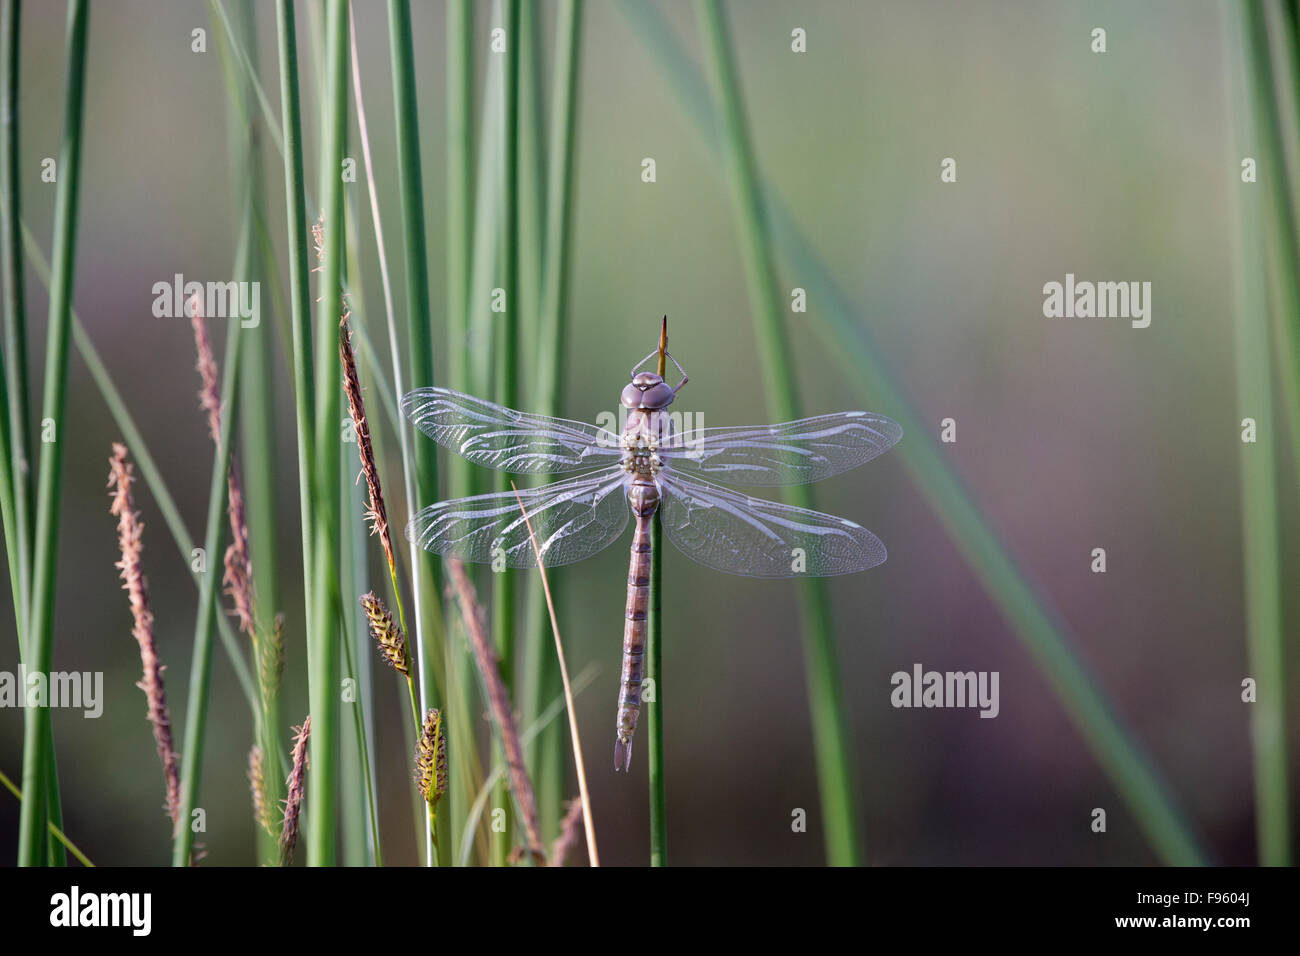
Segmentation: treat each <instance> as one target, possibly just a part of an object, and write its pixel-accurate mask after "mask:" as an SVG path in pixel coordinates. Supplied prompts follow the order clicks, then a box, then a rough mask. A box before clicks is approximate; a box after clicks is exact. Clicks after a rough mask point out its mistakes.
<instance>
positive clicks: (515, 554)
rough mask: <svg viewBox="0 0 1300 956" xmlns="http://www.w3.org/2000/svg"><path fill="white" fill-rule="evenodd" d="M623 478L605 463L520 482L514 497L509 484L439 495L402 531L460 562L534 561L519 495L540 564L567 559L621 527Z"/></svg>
mask: <svg viewBox="0 0 1300 956" xmlns="http://www.w3.org/2000/svg"><path fill="white" fill-rule="evenodd" d="M626 480H627V479H626V475H625V474H624V472H623V470H622V469H621V468H618V467H614V468H604V469H601V470H600V471H597V472H594V473H592V474H587V475H581V476H579V477H577V478H571V479H569V480H567V481H561V482H557V483H555V484H552V485H545V486H543V487H540V488H526V489H522V490H520V491H519V497H518V498H516V497H515V492H514V491H499V492H493V493H492V494H487V495H477V496H475V497H473V498H457V499H455V500H452V501H441V502H439V503H438V504H435V505H430V506H429V507H427V508H425V509H423V510H422V511H420V512H419V514H417V515H416V516H415V517H414V518H412V519H411V521H410V522H409V523H408V524H407V526H406V536H407V538H408V539H410V540H411V541H414V542H415V543H416V544H418V545H419V546H420V547H422V548H424V549H425V550H426V551H432V552H434V553H436V554H442V555H446V556H448V557H453V558H459V559H461V560H462V561H476V562H478V563H480V564H491V563H493V562H496V561H503V562H504V566H505V567H510V568H532V567H536V566H537V557H536V555H535V553H534V551H533V545H532V542H531V541H530V540H529V536H528V525H527V524H526V523H525V522H524V518H523V514H522V513H521V512H520V510H519V505H520V502H521V501H522V503H523V506H524V509H525V510H526V511H527V513H528V521H529V522H531V524H532V529H533V534H534V535H535V536H536V538H537V545H538V548H539V550H540V551H541V552H542V561H543V562H544V563H545V565H546V566H547V567H548V568H549V567H557V566H559V565H562V564H572V563H574V562H575V561H581V560H582V559H583V558H587V557H590V556H591V555H593V554H596V553H597V552H598V551H602V550H604V549H605V548H606V547H608V546H609V545H611V544H613V543H614V541H615V540H616V539H617V538H618V536H619V535H620V534H622V532H623V529H624V528H625V527H626V526H627V521H628V516H629V515H630V513H631V512H630V511H629V510H628V506H627V498H626V495H625V488H626Z"/></svg>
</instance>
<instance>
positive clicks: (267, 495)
mask: <svg viewBox="0 0 1300 956" xmlns="http://www.w3.org/2000/svg"><path fill="white" fill-rule="evenodd" d="M209 11H210V13H212V14H213V20H214V25H216V24H215V21H216V20H217V19H218V18H219V16H220V15H222V14H223V13H224V11H221V10H220V8H218V6H217V4H215V3H209ZM235 18H236V20H237V21H238V28H237V29H238V32H236V28H235V27H233V26H232V27H231V28H230V29H229V30H228V31H226V32H222V31H218V32H217V33H216V39H217V48H218V52H219V54H220V59H221V68H222V73H223V75H224V77H225V81H226V87H227V91H228V99H229V108H230V130H231V157H230V158H231V172H232V175H231V182H232V183H234V184H236V185H237V188H238V195H237V197H235V202H234V203H233V208H234V210H235V228H236V253H235V267H234V277H235V279H236V280H237V281H240V282H248V283H252V282H260V283H262V284H265V282H264V277H263V276H261V275H259V274H258V273H257V272H256V270H255V268H254V265H253V263H254V261H255V255H254V252H255V250H256V249H257V248H258V246H259V239H258V236H257V234H256V221H257V217H258V210H259V209H260V208H262V206H264V205H265V187H264V185H263V182H262V168H261V141H260V136H259V132H260V129H261V128H260V126H259V125H258V123H257V118H256V116H255V115H254V113H253V109H252V106H251V102H250V101H251V98H252V96H253V84H252V82H251V78H252V77H253V76H255V75H256V74H255V71H256V64H255V63H253V62H251V61H249V62H247V69H245V68H244V66H243V65H242V64H243V63H244V59H246V58H244V59H241V60H240V63H236V62H235V60H236V59H239V58H241V57H243V56H244V55H243V53H242V51H240V50H238V49H237V43H236V38H237V37H238V40H239V43H241V44H242V47H243V49H245V50H248V51H250V53H251V56H253V57H256V55H257V34H256V15H255V11H254V8H253V3H252V0H242V2H241V3H240V5H239V7H238V9H237V10H236V13H235ZM238 347H239V348H240V349H242V350H243V353H244V354H243V357H242V359H241V361H242V363H243V371H242V374H241V375H240V391H241V397H240V406H241V409H242V413H241V425H242V427H241V429H240V433H241V436H242V439H243V451H244V454H243V456H242V459H241V462H242V467H241V468H239V469H238V470H237V469H236V466H235V465H234V464H233V461H234V460H235V457H236V455H235V451H234V450H233V449H232V451H231V457H232V466H231V480H233V481H238V480H240V478H241V477H242V480H243V484H242V493H243V498H244V502H245V505H246V507H245V509H244V512H245V514H246V515H247V516H248V518H249V520H247V521H246V522H245V526H244V535H245V536H246V539H247V540H246V544H247V549H246V553H244V554H242V555H239V554H237V555H235V558H236V559H238V558H240V557H242V558H243V561H244V564H245V567H244V568H243V573H242V574H241V578H240V580H241V581H244V583H245V584H246V585H247V586H248V587H250V588H251V591H250V592H249V594H248V595H247V596H246V597H245V598H244V599H243V600H244V603H245V604H246V605H251V606H252V608H253V611H254V618H255V619H254V620H253V621H252V622H251V624H252V626H251V627H247V625H248V624H249V622H247V621H245V622H242V625H241V626H244V627H246V628H247V630H248V633H249V637H250V639H251V644H252V653H253V660H254V664H255V665H256V664H257V663H258V662H259V661H260V658H261V655H262V650H261V644H262V642H263V641H266V640H268V639H269V637H270V631H271V627H272V619H273V617H274V612H275V610H276V609H277V608H278V607H279V601H278V593H277V591H278V588H277V581H278V579H277V576H276V574H275V573H274V572H275V569H276V568H277V567H278V548H277V542H276V534H275V515H276V513H277V508H276V502H275V443H274V430H275V426H274V408H275V403H274V401H273V400H272V396H273V395H274V388H273V381H272V378H271V357H272V352H273V335H272V329H271V325H270V323H265V324H261V323H259V325H258V326H257V327H256V328H247V329H243V330H242V333H241V334H240V336H239V344H238ZM241 520H242V519H241ZM233 534H234V532H233V529H232V535H233ZM249 555H255V556H256V557H257V560H256V561H251V560H250V559H249ZM245 578H246V580H245ZM254 595H255V598H254ZM268 609H269V610H270V612H271V613H267V610H268ZM219 619H221V618H219ZM256 673H257V675H258V705H259V706H258V709H257V712H256V720H255V728H254V732H255V742H256V744H257V746H258V747H259V748H260V749H261V752H262V754H263V761H264V763H269V772H263V774H262V785H261V791H262V793H261V799H262V800H263V801H264V802H265V803H267V804H268V805H269V806H275V807H278V806H279V805H280V802H281V800H282V799H283V789H284V788H283V780H284V776H285V773H287V770H288V768H287V767H285V766H284V764H283V762H282V760H281V749H280V746H279V743H278V733H279V728H280V726H281V710H280V700H279V695H278V694H272V693H270V688H268V687H266V686H265V685H264V683H263V682H262V680H261V678H262V677H263V676H264V674H263V670H262V668H260V667H257V668H256ZM265 769H266V768H264V771H265ZM256 839H257V844H258V856H259V858H260V859H261V861H262V863H264V864H268V865H270V864H274V863H275V862H276V860H277V859H278V855H279V846H278V844H277V841H276V838H275V834H273V833H271V832H269V831H268V830H267V829H265V828H262V827H258V828H257V830H256Z"/></svg>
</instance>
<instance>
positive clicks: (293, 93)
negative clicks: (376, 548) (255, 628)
mask: <svg viewBox="0 0 1300 956" xmlns="http://www.w3.org/2000/svg"><path fill="white" fill-rule="evenodd" d="M276 34H277V45H278V48H279V55H280V114H281V120H280V122H281V127H282V130H283V139H284V192H285V205H286V210H287V221H288V227H287V228H288V246H289V314H290V323H289V324H290V330H291V332H292V335H291V338H292V343H293V347H292V355H291V359H292V365H293V396H294V410H295V413H296V419H297V429H296V432H297V446H298V447H297V450H298V507H299V517H300V520H301V529H302V531H301V534H302V575H303V595H304V601H303V603H304V624H305V628H306V632H307V633H308V634H310V633H312V606H311V593H312V590H311V586H312V555H313V549H312V518H311V500H312V498H311V483H312V474H313V471H314V469H313V460H312V459H313V455H314V449H313V447H312V434H311V422H312V418H311V415H312V412H311V410H312V408H313V407H314V405H315V400H316V399H315V394H316V390H315V375H314V371H313V369H312V364H311V295H310V292H309V289H308V268H309V267H308V264H307V197H306V187H305V177H304V175H303V152H302V105H301V103H300V101H299V95H298V39H297V26H296V24H295V22H294V12H293V2H292V0H277V3H276Z"/></svg>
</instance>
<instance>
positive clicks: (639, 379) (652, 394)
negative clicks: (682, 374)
mask: <svg viewBox="0 0 1300 956" xmlns="http://www.w3.org/2000/svg"><path fill="white" fill-rule="evenodd" d="M674 397H675V396H674V393H673V389H672V387H671V386H670V385H669V384H668V383H667V382H665V381H664V379H663V376H662V375H657V374H656V373H654V372H637V373H635V374H634V375H633V376H632V382H631V384H629V385H628V386H627V387H625V388H624V389H623V395H622V402H623V405H624V406H625V407H627V408H643V409H649V410H654V409H659V408H667V407H668V406H669V405H671V404H672V403H673V398H674Z"/></svg>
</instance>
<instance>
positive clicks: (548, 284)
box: [522, 0, 582, 835]
mask: <svg viewBox="0 0 1300 956" xmlns="http://www.w3.org/2000/svg"><path fill="white" fill-rule="evenodd" d="M581 59H582V0H561V3H560V4H559V6H558V8H557V10H556V20H555V71H554V75H553V77H552V87H551V124H550V125H551V139H550V147H549V148H550V158H549V160H548V162H547V190H546V241H545V243H544V244H543V259H542V289H541V295H542V302H541V310H540V318H539V321H538V332H537V348H536V362H535V365H536V367H537V380H536V392H535V395H534V400H533V407H535V408H536V410H537V411H538V412H541V413H542V414H545V415H557V414H559V404H560V376H561V374H562V371H563V367H564V347H565V338H566V331H567V324H568V305H569V302H568V300H569V273H570V268H569V261H570V251H571V249H572V246H573V241H572V236H573V229H572V224H573V194H574V190H573V172H574V168H575V166H576V162H575V159H576V150H575V148H574V143H575V140H576V137H577V126H578V120H577V117H578V109H577V106H578V68H579V65H580V63H581ZM556 580H558V576H557V578H556ZM524 619H525V621H526V622H527V624H526V627H527V631H526V633H527V635H528V641H529V647H528V651H527V653H526V654H525V655H524V661H525V665H526V670H525V674H524V678H523V695H522V704H523V713H524V720H525V721H528V720H531V719H532V718H533V717H534V716H536V714H537V710H538V708H539V707H540V706H541V701H542V700H543V699H544V698H547V697H549V696H551V695H552V694H553V693H554V692H555V691H557V690H558V689H559V683H560V674H559V668H558V666H556V665H555V664H554V663H553V661H554V657H553V655H552V654H551V653H550V649H549V647H548V646H547V644H548V640H547V638H548V624H547V620H546V602H545V595H544V594H543V591H542V588H541V587H540V585H539V584H537V582H534V586H533V587H532V588H530V589H529V592H528V605H527V609H526V611H525V618H524ZM563 754H564V740H563V733H562V728H559V727H556V728H553V729H552V730H549V731H547V732H546V733H544V734H542V735H540V736H539V737H538V738H537V739H536V741H535V742H534V743H533V744H531V745H530V746H529V747H528V766H529V769H530V772H532V773H533V775H534V780H535V781H536V784H537V790H538V793H537V800H538V808H539V812H540V815H541V819H542V821H543V823H547V822H554V821H555V820H556V819H557V817H558V814H559V812H560V805H561V802H562V794H563V784H564V781H563V772H562V770H563V759H564V758H563ZM543 762H544V764H545V766H543V765H542V764H543ZM549 835H553V834H549Z"/></svg>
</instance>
